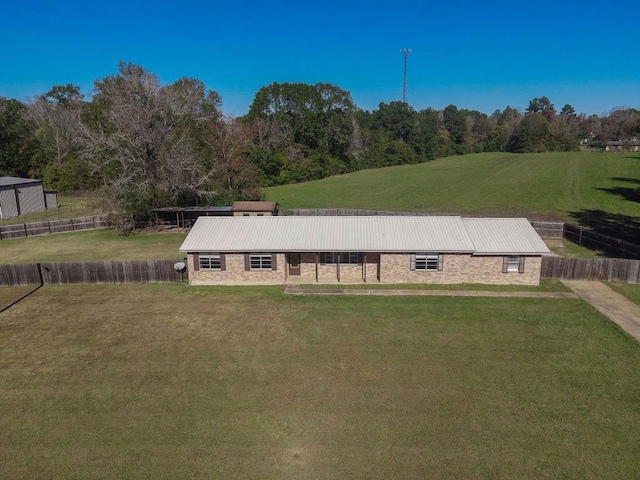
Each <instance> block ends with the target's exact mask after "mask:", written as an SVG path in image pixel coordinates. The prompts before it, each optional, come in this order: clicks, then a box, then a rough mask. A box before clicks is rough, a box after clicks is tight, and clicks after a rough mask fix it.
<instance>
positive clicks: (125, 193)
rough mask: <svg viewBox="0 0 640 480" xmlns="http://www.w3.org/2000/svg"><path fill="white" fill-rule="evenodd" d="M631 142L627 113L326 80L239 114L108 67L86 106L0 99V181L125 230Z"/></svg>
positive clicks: (201, 95) (190, 91) (210, 95)
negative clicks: (286, 197) (285, 196)
mask: <svg viewBox="0 0 640 480" xmlns="http://www.w3.org/2000/svg"><path fill="white" fill-rule="evenodd" d="M639 133H640V111H638V110H636V109H629V108H622V109H615V110H612V111H611V112H610V113H608V114H606V115H603V116H597V115H592V116H587V115H585V114H577V113H576V112H575V110H574V108H573V107H572V106H571V105H568V104H567V105H564V106H563V107H562V108H561V109H560V110H559V111H558V110H556V108H555V106H554V105H553V104H552V103H551V101H550V100H549V99H548V98H547V97H540V98H534V99H532V100H531V101H530V102H529V106H528V107H527V109H526V110H524V111H521V110H518V109H516V108H513V107H510V106H507V107H506V108H505V109H504V110H496V111H495V112H493V113H492V114H490V115H487V114H485V113H482V112H478V111H476V110H466V109H459V108H458V107H456V106H455V105H449V106H447V107H445V108H444V109H442V110H436V109H433V108H427V109H425V110H420V111H416V110H415V109H413V107H411V106H410V105H409V104H407V103H405V102H400V101H395V102H389V103H380V104H379V105H378V108H377V109H375V110H373V111H367V110H362V109H359V108H358V107H357V106H356V105H355V104H354V102H353V100H352V99H351V94H350V93H349V92H348V91H346V90H343V89H342V88H340V87H338V86H335V85H331V84H328V83H317V84H315V85H309V84H304V83H272V84H270V85H267V86H264V87H262V88H261V89H259V90H258V92H256V94H255V97H254V99H253V102H252V103H251V105H250V108H249V112H248V113H247V115H245V116H243V117H238V118H232V117H228V116H225V115H223V113H222V111H221V98H220V96H219V95H218V93H216V92H215V91H212V90H207V88H206V87H205V85H204V84H203V83H202V82H201V81H199V80H197V79H193V78H181V79H179V80H178V81H176V82H174V83H172V84H169V85H162V84H161V83H160V82H159V80H158V78H157V76H156V75H154V74H153V73H151V72H149V71H147V70H145V69H144V68H143V67H141V66H139V65H135V64H131V63H124V62H122V63H120V65H119V69H118V73H117V74H115V75H112V76H108V77H105V78H103V79H99V80H96V81H95V82H94V91H93V94H92V96H91V99H90V100H87V99H86V98H85V97H84V95H83V94H82V93H81V92H80V89H79V88H78V87H77V86H74V85H72V84H67V85H57V86H53V87H52V88H51V90H49V91H48V92H46V93H44V94H42V95H39V96H37V97H36V98H34V99H33V100H31V101H29V102H26V103H23V102H20V101H18V100H15V99H6V98H2V97H0V175H2V176H21V177H37V178H42V179H43V180H44V182H45V186H46V187H47V188H50V189H54V190H58V191H61V192H68V191H77V190H92V191H100V192H101V193H102V194H103V198H104V204H103V208H104V209H105V210H106V211H108V212H113V213H126V214H127V216H128V217H129V218H130V219H132V220H133V221H134V222H135V221H137V220H140V219H144V218H146V217H148V215H149V212H150V210H151V209H152V208H154V207H158V206H185V205H194V204H198V205H221V204H229V203H230V202H233V201H234V200H241V199H259V198H260V197H261V190H260V189H261V187H263V186H270V185H280V184H287V183H295V182H302V181H307V180H314V179H320V178H323V177H327V176H330V175H335V174H341V173H346V172H351V171H355V170H359V169H365V168H378V167H386V166H392V165H402V164H412V163H419V162H425V161H429V160H433V159H435V158H440V157H444V156H449V155H461V154H466V153H474V152H545V151H555V150H575V149H577V148H578V147H579V144H580V142H584V141H590V142H597V141H607V140H623V141H625V140H630V139H634V138H636V136H638V134H639Z"/></svg>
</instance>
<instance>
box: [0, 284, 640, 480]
mask: <svg viewBox="0 0 640 480" xmlns="http://www.w3.org/2000/svg"><path fill="white" fill-rule="evenodd" d="M0 332H1V334H0V352H2V353H1V354H0V365H1V368H0V405H2V410H3V414H2V415H1V416H0V463H1V464H2V465H3V474H4V475H6V476H7V477H21V476H30V477H58V478H60V477H65V476H74V477H90V476H95V475H96V473H97V472H99V475H100V476H101V477H103V478H114V477H136V478H140V477H142V478H185V477H188V478H203V477H204V478H326V479H331V478H336V479H338V478H339V479H345V478H347V479H348V478H407V477H411V478H479V477H498V478H557V477H569V478H633V477H634V476H635V475H636V474H637V472H638V470H639V469H640V455H638V445H640V431H639V430H638V428H637V425H638V424H639V422H640V409H639V408H638V406H639V400H638V399H639V398H640V346H639V345H638V344H637V343H636V342H635V341H633V340H632V339H631V338H630V337H628V336H627V335H625V334H624V333H623V332H621V331H620V330H619V329H618V328H617V327H616V326H615V325H613V324H612V323H611V322H609V321H607V320H606V319H604V318H603V317H602V316H600V315H599V314H598V313H597V312H595V310H593V309H592V308H590V307H589V306H588V305H586V304H585V303H583V302H582V301H579V300H532V299H481V298H464V299H460V298H413V297H411V298H393V297H384V298H383V297H367V298H360V297H336V298H332V300H331V302H327V300H326V299H325V298H316V297H290V296H285V295H284V294H283V293H282V289H281V288H272V287H263V288H250V287H245V288H232V287H227V288H222V287H208V288H200V287H187V286H185V285H135V286H131V285H128V286H119V285H108V286H73V287H71V286H55V287H53V286H52V287H44V288H41V289H40V290H38V291H37V292H36V293H34V294H33V295H32V296H30V297H28V298H27V299H26V300H24V301H23V302H21V303H19V304H18V305H16V306H14V307H12V309H10V310H8V311H7V312H5V313H4V314H2V315H0Z"/></svg>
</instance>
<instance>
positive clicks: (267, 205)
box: [231, 202, 278, 217]
mask: <svg viewBox="0 0 640 480" xmlns="http://www.w3.org/2000/svg"><path fill="white" fill-rule="evenodd" d="M231 211H232V212H233V215H234V216H236V217H268V216H276V215H278V204H277V203H276V202H233V205H232V207H231Z"/></svg>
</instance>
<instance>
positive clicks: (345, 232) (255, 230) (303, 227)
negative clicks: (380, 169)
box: [180, 216, 535, 253]
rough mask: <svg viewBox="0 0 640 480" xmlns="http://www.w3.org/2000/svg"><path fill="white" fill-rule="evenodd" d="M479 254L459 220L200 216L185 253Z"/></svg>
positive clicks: (430, 218) (420, 217) (442, 218)
mask: <svg viewBox="0 0 640 480" xmlns="http://www.w3.org/2000/svg"><path fill="white" fill-rule="evenodd" d="M534 233H535V232H534ZM474 250H475V249H474V246H473V243H472V242H471V239H470V237H469V235H468V233H467V231H466V229H465V227H464V224H463V222H462V218H461V217H457V216H438V217H428V216H415V217H413V216H412V217H403V216H393V217H385V216H371V217H364V216H362V217H334V216H326V217H302V216H300V217H298V216H284V217H200V218H198V220H197V221H196V223H195V224H194V226H193V228H192V229H191V231H190V232H189V235H188V236H187V238H186V239H185V241H184V243H183V244H182V246H181V247H180V251H182V252H206V251H209V252H332V251H333V252H339V251H343V252H344V251H358V252H390V253H391V252H441V253H447V252H458V253H462V252H466V253H472V252H474Z"/></svg>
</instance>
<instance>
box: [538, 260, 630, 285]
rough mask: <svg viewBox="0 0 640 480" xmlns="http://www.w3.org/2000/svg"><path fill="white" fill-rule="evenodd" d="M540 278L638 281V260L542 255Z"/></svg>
mask: <svg viewBox="0 0 640 480" xmlns="http://www.w3.org/2000/svg"><path fill="white" fill-rule="evenodd" d="M540 276H541V277H542V278H554V279H561V280H587V281H605V282H622V283H640V260H626V259H623V258H569V257H555V256H547V257H542V270H541V273H540Z"/></svg>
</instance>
